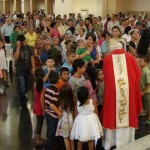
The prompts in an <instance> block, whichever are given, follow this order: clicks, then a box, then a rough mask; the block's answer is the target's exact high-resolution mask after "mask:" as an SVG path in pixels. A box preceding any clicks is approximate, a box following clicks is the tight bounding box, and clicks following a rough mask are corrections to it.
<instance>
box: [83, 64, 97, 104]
mask: <svg viewBox="0 0 150 150" xmlns="http://www.w3.org/2000/svg"><path fill="white" fill-rule="evenodd" d="M84 86H85V87H87V88H88V90H89V99H92V100H93V101H94V102H95V103H96V104H97V105H98V103H97V97H96V90H97V84H96V71H95V68H94V67H91V66H90V67H87V69H86V81H85V83H84Z"/></svg>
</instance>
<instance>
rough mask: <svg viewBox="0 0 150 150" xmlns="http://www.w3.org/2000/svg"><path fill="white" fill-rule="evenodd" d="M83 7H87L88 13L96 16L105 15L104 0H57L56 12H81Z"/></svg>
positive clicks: (56, 13)
mask: <svg viewBox="0 0 150 150" xmlns="http://www.w3.org/2000/svg"><path fill="white" fill-rule="evenodd" d="M82 9H87V10H88V14H94V15H95V16H102V15H103V0H64V2H62V0H55V7H54V12H55V15H56V16H57V15H58V14H61V15H64V14H67V15H68V14H69V13H70V12H71V13H75V14H77V13H81V10H82Z"/></svg>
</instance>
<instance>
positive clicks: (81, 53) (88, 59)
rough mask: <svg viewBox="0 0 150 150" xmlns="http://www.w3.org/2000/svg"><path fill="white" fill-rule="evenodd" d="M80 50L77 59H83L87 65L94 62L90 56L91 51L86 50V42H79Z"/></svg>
mask: <svg viewBox="0 0 150 150" xmlns="http://www.w3.org/2000/svg"><path fill="white" fill-rule="evenodd" d="M78 44H79V48H78V49H77V52H76V53H77V57H78V58H79V59H82V60H83V61H84V62H85V63H88V62H92V61H93V59H92V57H91V56H90V53H91V50H88V49H87V48H86V44H85V41H84V40H79V42H78Z"/></svg>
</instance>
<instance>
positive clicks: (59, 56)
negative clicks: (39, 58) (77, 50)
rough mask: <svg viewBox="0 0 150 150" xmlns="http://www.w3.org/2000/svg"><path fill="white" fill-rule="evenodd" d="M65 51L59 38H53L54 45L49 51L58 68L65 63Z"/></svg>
mask: <svg viewBox="0 0 150 150" xmlns="http://www.w3.org/2000/svg"><path fill="white" fill-rule="evenodd" d="M62 52H63V49H62V47H61V45H60V40H59V37H57V36H55V37H54V38H53V43H52V45H51V50H50V51H49V55H51V56H52V57H54V60H55V64H56V67H60V66H61V65H62V63H63V62H64V61H65V60H64V59H63V53H62Z"/></svg>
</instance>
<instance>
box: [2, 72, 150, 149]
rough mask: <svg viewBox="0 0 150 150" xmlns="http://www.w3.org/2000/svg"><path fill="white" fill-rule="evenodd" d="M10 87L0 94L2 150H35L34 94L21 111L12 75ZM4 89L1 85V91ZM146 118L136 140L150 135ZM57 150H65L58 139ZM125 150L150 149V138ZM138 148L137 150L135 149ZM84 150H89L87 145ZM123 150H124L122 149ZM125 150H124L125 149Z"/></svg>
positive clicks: (140, 121)
mask: <svg viewBox="0 0 150 150" xmlns="http://www.w3.org/2000/svg"><path fill="white" fill-rule="evenodd" d="M10 77H11V78H10V87H9V88H5V90H4V94H3V95H2V94H0V150H35V148H34V142H33V137H34V129H35V124H36V119H35V116H34V114H33V112H32V109H33V92H31V90H30V91H29V93H28V98H29V102H28V109H20V106H19V100H18V92H17V86H16V78H15V75H14V74H10ZM2 90H3V87H2V86H1V85H0V91H2ZM144 120H145V117H139V129H137V130H136V135H135V138H136V139H139V138H141V137H143V136H146V135H148V134H150V126H146V125H143V124H142V121H144ZM42 136H43V138H46V123H44V127H43V131H42ZM56 146H57V148H56V149H57V150H64V145H63V141H62V139H61V138H58V139H57V144H56ZM130 146H131V148H129V147H124V148H125V150H126V149H128V150H143V149H142V148H145V149H147V148H149V147H150V136H147V137H146V140H145V139H142V140H141V141H137V143H133V144H131V145H130ZM135 148H136V149H135ZM101 149H102V147H101V141H98V144H97V150H101ZM84 150H88V149H87V147H86V144H85V146H84ZM120 150H122V149H120ZM123 150H124V149H123Z"/></svg>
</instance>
